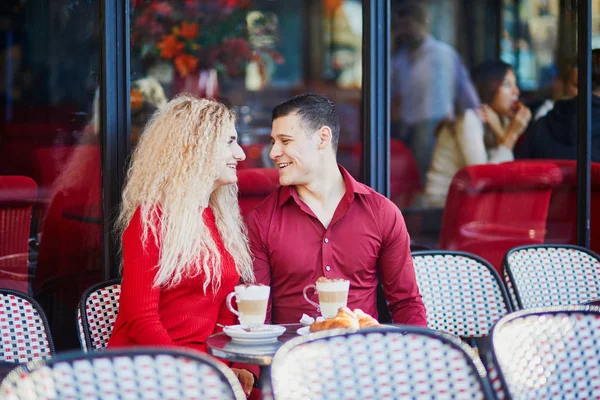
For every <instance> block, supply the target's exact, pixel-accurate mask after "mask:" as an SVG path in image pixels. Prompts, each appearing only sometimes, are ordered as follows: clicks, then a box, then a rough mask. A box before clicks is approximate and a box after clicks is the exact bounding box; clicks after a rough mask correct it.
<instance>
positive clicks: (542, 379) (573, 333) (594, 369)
mask: <svg viewBox="0 0 600 400" xmlns="http://www.w3.org/2000/svg"><path fill="white" fill-rule="evenodd" d="M490 339H491V348H492V351H491V353H490V354H491V357H492V362H493V363H494V365H495V366H496V368H497V371H498V373H499V375H500V380H501V382H502V385H503V387H504V389H505V391H506V393H507V394H509V395H510V397H511V398H512V399H515V400H518V399H598V398H600V311H599V310H598V309H597V308H594V307H589V306H567V307H546V308H534V309H529V310H523V311H518V312H515V313H512V314H510V315H507V316H506V317H504V318H502V319H501V320H500V321H499V322H498V323H497V324H496V325H495V326H494V328H493V329H492V332H491V335H490Z"/></svg>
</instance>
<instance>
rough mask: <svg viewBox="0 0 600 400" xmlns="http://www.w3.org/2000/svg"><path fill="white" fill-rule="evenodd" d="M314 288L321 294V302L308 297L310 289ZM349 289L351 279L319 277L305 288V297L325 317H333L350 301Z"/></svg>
mask: <svg viewBox="0 0 600 400" xmlns="http://www.w3.org/2000/svg"><path fill="white" fill-rule="evenodd" d="M309 289H314V290H315V291H316V292H317V295H318V296H319V304H317V303H315V302H314V301H312V300H310V299H309V298H308V294H307V292H308V290H309ZM348 290H350V281H347V280H344V279H323V278H319V279H318V280H317V283H316V284H315V285H308V286H306V287H305V288H304V290H303V294H304V299H305V300H306V301H308V302H309V303H310V304H312V305H313V306H315V307H316V308H317V311H320V312H321V315H323V317H325V318H333V317H335V316H336V315H337V312H338V309H339V308H340V307H344V306H346V304H347V303H348Z"/></svg>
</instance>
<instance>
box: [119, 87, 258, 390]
mask: <svg viewBox="0 0 600 400" xmlns="http://www.w3.org/2000/svg"><path fill="white" fill-rule="evenodd" d="M245 158H246V156H245V154H244V152H243V150H242V148H241V147H240V146H239V144H238V143H237V133H236V130H235V117H234V115H233V113H232V112H231V111H230V110H228V109H227V108H226V107H225V106H224V105H223V104H221V103H218V102H215V101H211V100H207V99H197V98H194V97H191V96H189V95H180V96H178V97H176V98H175V99H173V100H171V101H170V102H169V103H167V104H166V105H165V106H163V107H162V108H160V109H159V110H158V111H157V112H156V113H155V114H154V115H153V116H152V118H151V119H150V121H149V122H148V124H147V125H146V127H145V129H144V132H143V134H142V135H141V137H140V140H139V143H138V145H137V147H136V149H135V151H134V153H133V156H132V159H131V164H130V167H129V171H128V173H127V180H126V184H125V189H124V190H123V199H122V206H121V211H120V214H119V217H118V220H117V229H118V230H119V233H120V234H121V237H122V241H121V247H122V254H123V262H122V275H123V279H122V284H121V297H120V304H119V315H118V317H117V320H116V321H115V324H114V330H113V333H112V336H111V338H110V341H109V343H108V346H109V347H117V346H128V345H143V346H182V347H187V348H192V349H195V350H199V351H202V352H206V351H207V349H206V339H207V338H208V337H209V336H210V335H212V334H213V333H216V332H218V331H220V328H219V325H232V324H235V323H236V322H235V317H234V315H233V314H232V313H231V312H230V311H229V310H228V309H227V306H226V304H225V298H226V296H227V294H228V293H230V292H232V291H233V288H234V286H236V285H237V284H239V283H240V280H241V281H242V282H253V281H254V273H253V270H252V261H251V257H250V252H249V249H248V244H247V239H246V234H245V229H244V225H243V223H242V218H241V216H240V211H239V206H238V202H237V185H236V182H237V175H236V166H237V163H238V162H240V161H243V160H244V159H245ZM233 370H234V373H236V375H237V376H238V378H239V379H240V382H241V383H242V386H243V387H244V390H245V391H246V393H249V392H250V391H251V390H252V386H253V383H254V376H253V375H252V374H251V373H250V372H248V370H246V369H236V368H233Z"/></svg>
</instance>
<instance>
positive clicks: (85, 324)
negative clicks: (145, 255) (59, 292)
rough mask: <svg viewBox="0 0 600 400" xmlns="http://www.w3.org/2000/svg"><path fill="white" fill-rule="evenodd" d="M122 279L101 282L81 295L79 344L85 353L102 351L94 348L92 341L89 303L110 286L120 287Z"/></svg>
mask: <svg viewBox="0 0 600 400" xmlns="http://www.w3.org/2000/svg"><path fill="white" fill-rule="evenodd" d="M120 284H121V279H112V280H109V281H105V282H101V283H98V284H96V285H93V286H90V287H89V288H87V289H86V290H85V292H83V294H82V295H81V300H80V301H79V306H78V307H77V331H78V332H79V335H78V337H79V343H80V344H81V349H82V350H83V351H85V352H88V351H90V350H91V351H95V350H100V349H97V348H95V347H94V342H93V340H92V327H91V326H90V322H89V320H88V318H87V301H88V299H89V298H90V296H91V295H92V294H94V293H96V292H98V291H99V290H101V289H104V288H106V287H108V286H113V285H120Z"/></svg>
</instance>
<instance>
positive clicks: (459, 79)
mask: <svg viewBox="0 0 600 400" xmlns="http://www.w3.org/2000/svg"><path fill="white" fill-rule="evenodd" d="M455 66H456V98H455V106H456V110H455V113H456V114H461V113H463V112H464V111H465V110H467V109H469V108H476V107H477V106H479V96H478V95H477V91H476V90H475V87H474V86H473V83H472V82H471V78H470V77H469V73H468V72H467V69H466V68H465V66H464V65H463V63H462V61H461V59H460V56H459V55H458V54H456V53H455Z"/></svg>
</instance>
